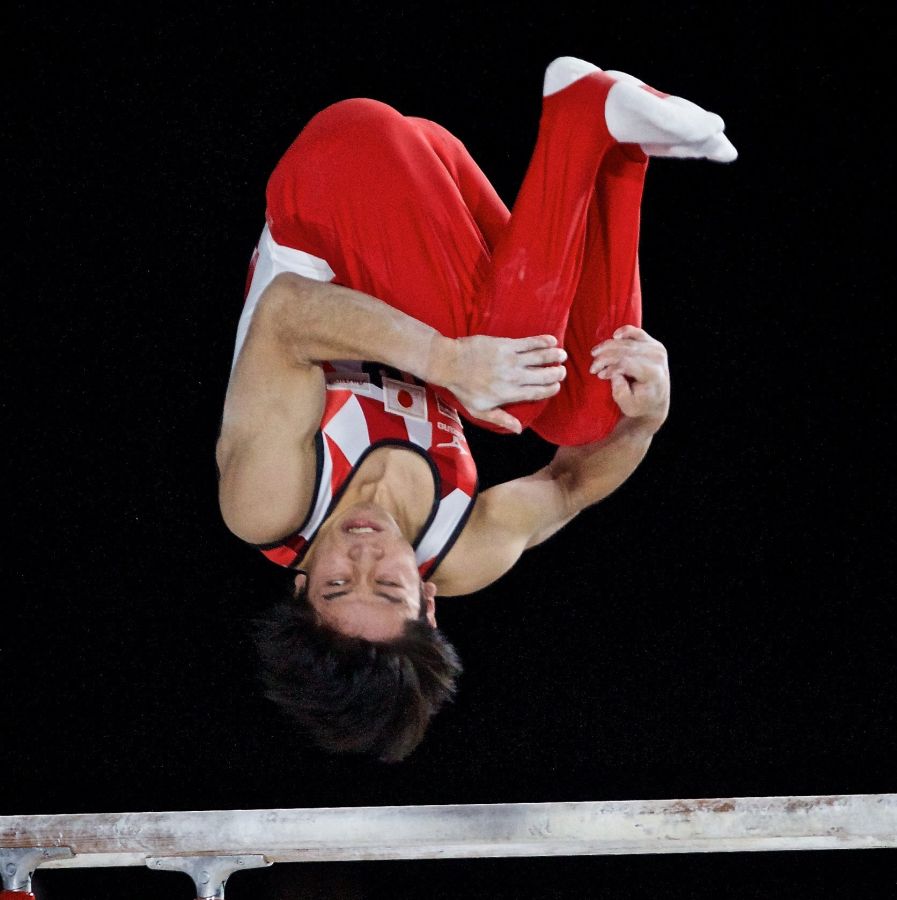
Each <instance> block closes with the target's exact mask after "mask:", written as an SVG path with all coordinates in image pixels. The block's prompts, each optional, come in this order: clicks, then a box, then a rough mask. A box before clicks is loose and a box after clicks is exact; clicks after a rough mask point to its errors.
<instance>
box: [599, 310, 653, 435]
mask: <svg viewBox="0 0 897 900" xmlns="http://www.w3.org/2000/svg"><path fill="white" fill-rule="evenodd" d="M592 357H593V360H592V364H591V366H590V367H589V371H590V372H591V373H592V374H593V375H597V376H598V377H599V378H601V379H605V380H608V381H610V383H611V391H612V393H613V397H614V400H615V401H616V402H617V405H618V406H619V407H620V410H621V411H622V412H623V415H624V416H627V417H629V418H632V419H640V420H642V422H643V424H645V425H647V426H649V427H651V429H652V430H653V431H656V430H657V429H658V428H660V426H661V425H662V424H663V423H664V421H665V420H666V417H667V414H668V413H669V409H670V369H669V364H668V361H667V351H666V347H664V346H663V344H661V343H660V341H657V340H655V339H654V338H652V337H651V335H649V334H648V332H647V331H644V330H643V329H641V328H637V327H636V326H635V325H624V326H622V327H621V328H618V329H617V330H616V331H615V332H614V336H613V338H612V339H611V340H609V341H604V342H602V343H601V344H598V346H597V347H593V348H592Z"/></svg>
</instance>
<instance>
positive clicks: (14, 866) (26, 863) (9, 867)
mask: <svg viewBox="0 0 897 900" xmlns="http://www.w3.org/2000/svg"><path fill="white" fill-rule="evenodd" d="M74 855H75V854H74V853H72V851H71V848H70V847H16V848H4V847H0V875H2V876H3V889H4V890H7V891H12V892H13V893H15V892H17V891H18V892H21V893H23V894H29V893H31V876H32V875H33V874H34V870H35V869H36V868H37V867H38V866H39V865H40V864H41V863H43V862H47V861H48V860H51V859H71V858H72V857H73V856H74Z"/></svg>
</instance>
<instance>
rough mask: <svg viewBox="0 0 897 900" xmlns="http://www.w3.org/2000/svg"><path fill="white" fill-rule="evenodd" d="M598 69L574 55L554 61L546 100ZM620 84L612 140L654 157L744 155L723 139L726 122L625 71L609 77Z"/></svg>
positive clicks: (612, 110)
mask: <svg viewBox="0 0 897 900" xmlns="http://www.w3.org/2000/svg"><path fill="white" fill-rule="evenodd" d="M593 72H601V69H599V68H598V67H597V66H595V65H593V64H592V63H588V62H586V61H585V60H581V59H576V58H575V57H572V56H562V57H559V58H558V59H556V60H554V61H553V62H552V63H551V64H550V65H549V66H548V68H547V69H546V71H545V82H544V88H543V93H544V95H545V96H548V95H550V94H553V93H556V92H557V91H560V90H562V89H563V88H565V87H567V86H568V85H570V84H572V83H573V82H574V81H578V80H579V79H580V78H583V77H585V76H586V75H589V74H591V73H593ZM604 74H605V75H606V76H608V77H609V78H612V79H613V80H614V82H615V84H614V85H613V86H612V87H611V89H610V91H609V92H608V95H607V100H606V102H605V107H604V114H605V119H606V121H607V128H608V131H609V132H610V134H611V136H612V137H613V138H614V139H615V140H617V141H619V142H620V143H623V144H638V145H639V146H640V147H641V149H642V150H643V152H644V153H646V154H647V155H648V156H668V157H679V158H685V157H691V158H706V159H712V160H715V161H717V162H731V161H732V160H734V159H735V158H736V157H737V156H738V152H737V151H736V150H735V147H733V146H732V144H731V142H730V141H729V139H728V138H726V137H725V135H723V133H722V132H723V129H724V128H725V122H723V120H722V119H721V118H720V117H719V116H718V115H716V114H715V113H711V112H707V110H705V109H702V108H701V107H700V106H698V105H697V104H696V103H692V102H691V101H690V100H685V99H684V98H682V97H674V96H670V95H668V94H663V93H661V92H660V91H656V90H655V89H654V88H651V87H649V86H648V85H646V84H645V83H644V82H643V81H641V80H639V79H638V78H635V77H634V76H632V75H628V74H627V73H625V72H615V71H609V72H605V73H604Z"/></svg>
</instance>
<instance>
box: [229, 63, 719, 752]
mask: <svg viewBox="0 0 897 900" xmlns="http://www.w3.org/2000/svg"><path fill="white" fill-rule="evenodd" d="M723 131H724V123H723V121H722V119H721V118H720V117H719V116H717V115H715V114H713V113H710V112H707V111H705V110H704V109H702V108H701V107H699V106H697V105H695V104H693V103H691V102H689V101H687V100H684V99H682V98H679V97H674V96H669V95H667V94H663V93H661V92H659V91H656V90H654V89H653V88H650V87H649V86H647V85H646V84H644V83H643V82H641V81H640V80H638V79H636V78H633V77H632V76H630V75H627V74H625V73H622V72H612V71H602V70H600V69H598V68H597V67H596V66H594V65H592V64H590V63H587V62H585V61H583V60H580V59H576V58H573V57H561V58H559V59H556V60H554V61H553V62H552V63H551V64H550V65H549V66H548V67H547V69H546V71H545V77H544V88H543V98H542V113H541V119H540V124H539V131H538V136H537V140H536V145H535V148H534V151H533V154H532V157H531V160H530V163H529V167H528V169H527V172H526V175H525V177H524V180H523V183H522V185H521V187H520V190H519V193H518V196H517V198H516V200H515V202H514V206H513V211H512V212H509V211H508V209H507V208H506V207H505V205H504V204H503V203H502V201H501V200H500V199H499V197H498V195H497V194H496V192H495V190H494V189H493V187H492V186H491V185H490V183H489V181H488V180H487V179H486V177H485V176H484V174H483V173H482V171H481V170H480V169H479V168H478V166H477V165H476V163H475V162H474V161H473V159H472V158H471V157H470V155H469V154H468V152H467V150H466V149H465V147H464V146H463V144H462V143H461V142H460V141H459V140H458V139H457V138H455V137H454V136H453V135H451V134H450V133H449V132H448V131H447V130H445V129H444V128H443V127H441V126H440V125H438V124H436V123H434V122H432V121H429V120H427V119H422V118H416V117H411V116H406V115H402V114H400V113H399V112H398V111H396V110H395V109H393V108H392V107H390V106H388V105H386V104H384V103H381V102H378V101H376V100H372V99H366V98H361V99H349V100H344V101H341V102H338V103H335V104H333V105H331V106H329V107H327V108H326V109H324V110H323V111H321V112H319V113H318V114H317V115H315V116H314V117H313V118H312V119H311V120H310V121H309V122H308V123H307V124H306V126H305V127H304V128H303V129H302V131H301V133H300V134H299V136H298V137H297V138H296V140H295V141H294V142H293V144H292V145H291V146H290V147H289V149H288V150H287V151H286V153H285V154H284V156H283V157H282V158H281V160H280V162H279V163H278V164H277V166H276V168H275V169H274V172H273V173H272V175H271V177H270V179H269V182H268V185H267V192H266V201H267V206H266V222H265V226H264V228H263V230H262V233H261V237H260V239H259V242H258V245H257V247H256V249H255V252H254V253H253V256H252V260H251V262H250V267H249V274H248V279H247V287H246V292H245V296H244V304H243V308H242V315H241V317H240V321H239V324H238V327H237V340H236V347H235V351H234V357H233V365H232V370H231V377H230V381H229V384H228V387H227V393H226V396H225V400H224V410H223V415H222V419H221V430H220V434H219V437H218V440H217V445H216V462H217V466H218V474H219V503H220V509H221V514H222V517H223V520H224V522H225V524H226V525H227V527H228V528H229V529H230V531H231V532H232V533H233V534H234V535H235V536H237V537H238V538H240V539H241V540H242V541H244V542H246V543H249V544H252V545H254V546H256V547H258V548H259V550H260V551H261V552H262V553H264V554H265V555H266V556H267V557H268V558H269V559H270V560H271V561H272V562H274V563H277V564H278V565H279V566H282V567H284V568H286V569H289V570H291V573H295V574H294V575H293V574H291V578H290V583H289V590H288V596H287V597H285V598H284V600H283V601H282V602H279V603H277V604H276V605H275V606H274V608H273V609H272V611H271V612H270V614H269V615H267V616H266V618H265V619H264V620H263V621H261V622H260V623H257V624H258V630H257V643H258V647H259V650H260V653H261V657H262V660H263V678H264V681H265V684H266V692H267V695H268V696H269V697H270V698H271V699H272V700H274V701H276V702H277V703H278V704H279V705H280V706H281V707H282V709H283V710H284V711H285V712H287V713H289V714H291V715H292V716H293V717H295V719H296V720H297V721H298V722H299V723H300V724H301V726H302V731H303V733H304V734H305V735H307V736H308V737H309V738H310V739H311V740H312V741H313V742H314V744H315V745H316V746H317V747H319V748H322V749H324V750H327V751H330V752H355V753H363V754H367V755H373V756H375V757H377V758H379V759H381V760H383V761H386V762H394V761H398V760H401V759H404V758H405V757H407V756H408V754H410V753H411V751H412V750H413V749H414V748H415V747H416V746H417V745H418V744H419V743H420V741H421V740H422V739H423V736H424V733H425V730H426V727H427V724H428V722H429V721H430V719H431V718H432V716H433V715H434V714H435V713H436V712H437V711H438V709H439V708H440V707H441V705H442V704H443V703H444V702H445V701H446V700H448V699H450V698H451V697H452V696H453V694H454V692H455V690H456V688H457V680H458V676H459V674H460V672H461V664H460V661H459V659H458V655H457V653H456V652H455V650H454V648H453V647H452V645H451V644H450V643H449V642H448V641H447V639H446V638H445V636H444V635H443V633H442V632H441V631H440V630H439V629H438V628H437V625H436V597H437V596H439V597H451V596H460V595H467V594H472V593H474V592H475V591H478V590H480V589H482V588H485V587H486V586H488V585H490V584H492V583H493V582H495V581H496V580H497V579H498V578H500V577H501V576H502V575H503V574H504V573H505V572H507V571H508V570H509V569H510V568H511V567H512V566H513V565H514V564H515V563H516V562H517V560H518V559H519V558H520V556H521V555H522V553H523V552H524V551H525V550H527V549H529V548H530V547H534V546H536V545H537V544H540V543H541V542H543V541H545V540H546V539H547V538H549V537H550V536H551V535H553V534H555V533H556V532H557V531H559V530H560V529H562V528H563V527H564V526H565V525H567V523H569V522H570V521H571V520H572V519H573V518H574V517H576V516H577V515H578V514H579V513H581V512H582V511H583V510H586V509H588V508H589V507H590V506H592V505H593V504H595V503H597V502H599V501H600V500H602V499H603V498H604V497H606V496H608V495H609V494H610V493H611V492H612V491H614V490H615V489H616V488H617V487H619V486H620V485H621V484H622V483H623V482H624V481H625V480H626V479H627V478H628V477H629V476H630V475H631V474H632V472H633V471H634V470H635V469H636V467H637V466H638V465H639V464H640V462H641V461H642V459H643V458H644V456H645V454H646V452H647V450H648V447H649V445H650V443H651V440H652V436H653V435H654V434H655V433H656V432H657V430H658V429H659V428H660V427H661V425H662V424H663V422H664V421H665V419H666V416H667V412H668V407H669V390H670V389H669V371H668V366H667V354H666V350H665V348H664V346H663V345H662V344H661V343H660V342H658V341H657V340H655V339H654V338H653V337H651V336H649V335H648V334H647V333H646V332H645V331H644V330H643V329H642V328H641V327H640V325H641V291H640V285H639V275H638V240H639V210H640V203H641V197H642V190H643V185H644V179H645V173H646V169H647V165H648V159H649V157H667V158H694V159H710V160H714V161H717V162H731V161H732V160H734V159H735V157H736V155H737V154H736V151H735V148H734V147H733V146H732V144H731V143H730V142H729V140H728V138H727V137H726V136H725V135H724V133H723ZM465 422H467V423H473V424H474V425H476V426H477V427H481V428H485V429H489V430H492V431H495V432H500V433H504V434H519V433H521V432H522V430H523V429H525V428H529V429H532V431H533V432H535V433H536V434H537V435H539V436H540V437H541V438H543V439H544V440H545V441H547V442H550V443H551V444H553V445H556V447H557V450H556V452H555V453H554V456H553V459H552V460H551V462H550V463H549V464H548V465H547V466H545V467H544V468H542V469H540V470H539V471H537V472H534V473H533V474H531V475H528V476H527V477H524V478H517V479H514V480H511V481H507V482H505V483H503V484H498V485H496V486H494V487H491V488H489V489H488V490H483V491H481V492H478V490H477V473H476V466H475V464H474V460H473V458H472V457H471V453H470V448H469V446H468V443H467V440H466V438H465V434H464V423H465Z"/></svg>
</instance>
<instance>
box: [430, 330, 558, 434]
mask: <svg viewBox="0 0 897 900" xmlns="http://www.w3.org/2000/svg"><path fill="white" fill-rule="evenodd" d="M434 350H435V352H434V354H433V359H432V360H431V372H430V373H429V377H428V379H427V380H428V381H430V382H432V383H433V384H438V385H441V386H442V387H445V388H448V390H450V391H451V392H452V393H453V394H454V395H455V397H457V398H458V400H459V401H460V402H461V403H463V404H464V406H465V407H466V408H467V410H468V411H469V412H471V413H474V414H475V415H476V417H477V418H478V419H482V420H483V421H485V422H491V423H492V424H493V425H498V426H500V427H501V428H505V429H507V430H508V431H512V432H514V433H515V434H520V432H521V431H522V428H521V425H520V422H519V420H518V419H516V418H514V416H512V415H510V414H509V413H507V412H505V411H504V410H503V409H499V407H501V406H504V405H505V404H508V403H519V402H521V401H527V400H543V399H545V398H546V397H553V396H554V395H555V394H556V393H557V392H558V391H559V390H560V389H561V382H562V381H563V380H564V376H565V375H566V374H567V370H566V369H565V368H564V366H563V365H562V363H563V362H564V361H565V360H566V359H567V353H566V351H565V350H563V349H562V348H561V347H558V346H557V339H556V338H555V337H554V335H551V334H541V335H537V336H535V337H527V338H498V337H487V336H486V335H482V334H476V335H472V336H471V337H463V338H454V339H451V338H448V339H444V340H443V341H441V342H440V343H439V344H438V345H437V348H434Z"/></svg>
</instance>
